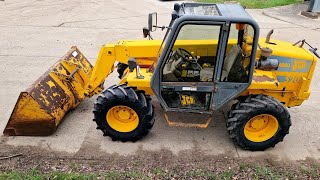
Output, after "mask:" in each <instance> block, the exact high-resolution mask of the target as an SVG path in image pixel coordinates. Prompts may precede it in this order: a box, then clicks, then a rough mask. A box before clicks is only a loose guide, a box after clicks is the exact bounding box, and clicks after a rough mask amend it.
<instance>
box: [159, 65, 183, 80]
mask: <svg viewBox="0 0 320 180" xmlns="http://www.w3.org/2000/svg"><path fill="white" fill-rule="evenodd" d="M181 61H182V60H181V59H178V60H173V59H169V61H168V62H167V63H166V64H165V66H164V68H163V72H162V73H163V81H165V82H178V81H179V80H178V78H177V77H176V74H179V73H178V72H176V69H175V68H176V66H177V64H179V63H180V62H181Z"/></svg>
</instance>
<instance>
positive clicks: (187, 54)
mask: <svg viewBox="0 0 320 180" xmlns="http://www.w3.org/2000/svg"><path fill="white" fill-rule="evenodd" d="M220 32H221V26H220V25H196V24H186V25H184V26H183V27H182V28H181V29H180V31H179V34H178V36H177V38H176V40H175V42H174V45H173V47H172V49H171V52H170V55H169V57H168V59H167V60H166V63H165V65H164V67H163V70H162V82H212V81H213V75H214V70H215V64H216V59H217V58H216V56H217V52H218V47H219V37H220Z"/></svg>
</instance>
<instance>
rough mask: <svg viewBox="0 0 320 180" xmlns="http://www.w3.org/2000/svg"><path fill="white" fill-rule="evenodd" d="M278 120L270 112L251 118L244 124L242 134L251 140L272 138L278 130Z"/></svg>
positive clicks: (257, 140)
mask: <svg viewBox="0 0 320 180" xmlns="http://www.w3.org/2000/svg"><path fill="white" fill-rule="evenodd" d="M278 128H279V123H278V120H277V119H276V118H275V117H274V116H272V115H270V114H261V115H257V116H255V117H253V118H251V119H250V120H249V121H248V122H247V123H246V125H245V128H244V135H245V136H246V138H247V139H248V140H250V141H253V142H263V141H266V140H268V139H270V138H272V137H273V136H274V135H275V134H276V133H277V131H278Z"/></svg>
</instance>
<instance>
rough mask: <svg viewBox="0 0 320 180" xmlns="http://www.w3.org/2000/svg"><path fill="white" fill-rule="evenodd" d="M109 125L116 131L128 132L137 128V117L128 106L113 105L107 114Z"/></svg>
mask: <svg viewBox="0 0 320 180" xmlns="http://www.w3.org/2000/svg"><path fill="white" fill-rule="evenodd" d="M106 119H107V122H108V124H109V126H110V127H111V128H112V129H114V130H116V131H118V132H130V131H133V130H134V129H135V128H137V126H138V124H139V117H138V115H137V113H136V112H135V111H134V110H133V109H131V108H130V107H128V106H114V107H112V108H111V109H110V110H109V111H108V113H107V115H106Z"/></svg>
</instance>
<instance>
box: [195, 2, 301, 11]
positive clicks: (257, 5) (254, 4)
mask: <svg viewBox="0 0 320 180" xmlns="http://www.w3.org/2000/svg"><path fill="white" fill-rule="evenodd" d="M197 1H198V2H208V3H223V2H228V1H231V2H239V3H240V4H241V5H242V6H245V7H247V8H253V9H263V8H270V7H275V6H284V5H289V4H296V3H300V2H303V0H197Z"/></svg>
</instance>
